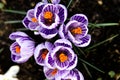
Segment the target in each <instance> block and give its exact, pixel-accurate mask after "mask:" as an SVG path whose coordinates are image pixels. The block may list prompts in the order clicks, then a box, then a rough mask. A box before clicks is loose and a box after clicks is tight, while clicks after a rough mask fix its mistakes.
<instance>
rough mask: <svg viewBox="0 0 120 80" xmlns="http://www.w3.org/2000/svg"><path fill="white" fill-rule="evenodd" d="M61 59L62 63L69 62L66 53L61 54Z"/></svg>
mask: <svg viewBox="0 0 120 80" xmlns="http://www.w3.org/2000/svg"><path fill="white" fill-rule="evenodd" d="M59 59H60V62H65V61H66V60H68V57H67V56H66V55H65V54H64V53H61V54H60V55H59Z"/></svg>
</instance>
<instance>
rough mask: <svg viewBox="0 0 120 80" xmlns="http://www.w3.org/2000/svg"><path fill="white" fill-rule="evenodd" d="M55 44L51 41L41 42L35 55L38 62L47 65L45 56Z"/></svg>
mask: <svg viewBox="0 0 120 80" xmlns="http://www.w3.org/2000/svg"><path fill="white" fill-rule="evenodd" d="M53 47H54V46H53V45H52V43H50V42H45V43H41V44H39V45H38V46H37V47H36V49H35V52H34V57H35V60H36V63H37V64H39V65H41V66H44V65H45V63H44V62H45V58H46V55H48V53H49V52H50V51H51V50H52V49H53Z"/></svg>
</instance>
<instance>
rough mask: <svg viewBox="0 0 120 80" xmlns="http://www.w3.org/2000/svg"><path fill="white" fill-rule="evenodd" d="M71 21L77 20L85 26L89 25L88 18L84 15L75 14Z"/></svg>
mask: <svg viewBox="0 0 120 80" xmlns="http://www.w3.org/2000/svg"><path fill="white" fill-rule="evenodd" d="M70 20H76V21H78V22H81V23H83V24H85V25H88V18H87V17H86V16H85V15H84V14H75V15H73V16H72V17H71V18H70Z"/></svg>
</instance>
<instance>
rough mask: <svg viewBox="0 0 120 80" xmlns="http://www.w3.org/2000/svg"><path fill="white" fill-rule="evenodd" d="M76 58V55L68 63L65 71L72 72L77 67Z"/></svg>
mask: <svg viewBox="0 0 120 80" xmlns="http://www.w3.org/2000/svg"><path fill="white" fill-rule="evenodd" d="M77 62H78V58H77V55H75V57H74V59H73V60H72V61H71V62H70V63H69V66H68V68H67V69H66V70H72V69H74V68H75V67H76V66H77Z"/></svg>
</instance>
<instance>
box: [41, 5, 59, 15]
mask: <svg viewBox="0 0 120 80" xmlns="http://www.w3.org/2000/svg"><path fill="white" fill-rule="evenodd" d="M46 11H50V12H52V13H53V14H54V13H57V12H58V10H57V8H56V7H55V5H53V4H47V5H45V6H44V8H43V13H44V12H46Z"/></svg>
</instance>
